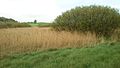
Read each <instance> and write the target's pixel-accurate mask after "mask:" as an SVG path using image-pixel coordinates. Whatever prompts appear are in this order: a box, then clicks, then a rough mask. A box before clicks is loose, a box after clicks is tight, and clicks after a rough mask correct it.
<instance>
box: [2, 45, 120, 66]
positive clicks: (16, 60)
mask: <svg viewBox="0 0 120 68" xmlns="http://www.w3.org/2000/svg"><path fill="white" fill-rule="evenodd" d="M0 68H120V44H119V43H115V44H101V45H97V46H95V47H91V48H66V49H59V50H56V49H55V50H47V51H42V52H32V53H24V54H17V55H15V54H14V55H11V56H9V57H5V58H3V59H1V60H0Z"/></svg>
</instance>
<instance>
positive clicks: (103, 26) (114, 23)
mask: <svg viewBox="0 0 120 68" xmlns="http://www.w3.org/2000/svg"><path fill="white" fill-rule="evenodd" d="M119 18H120V14H119V11H118V10H117V9H114V8H111V7H107V6H106V7H105V6H95V5H91V6H83V7H76V8H74V9H71V10H68V11H66V12H64V13H63V14H62V15H60V16H58V17H57V18H56V19H55V20H54V22H53V24H52V27H53V28H54V29H56V30H67V31H81V32H88V31H89V32H91V33H95V34H96V35H97V36H111V34H112V32H113V31H114V30H115V29H117V28H118V27H119V25H120V24H119V23H120V20H119Z"/></svg>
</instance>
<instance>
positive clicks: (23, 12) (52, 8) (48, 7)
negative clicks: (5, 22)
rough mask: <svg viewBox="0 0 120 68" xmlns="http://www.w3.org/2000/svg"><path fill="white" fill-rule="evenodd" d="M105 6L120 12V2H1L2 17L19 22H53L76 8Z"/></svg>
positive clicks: (50, 0) (75, 0)
mask: <svg viewBox="0 0 120 68" xmlns="http://www.w3.org/2000/svg"><path fill="white" fill-rule="evenodd" d="M89 5H104V6H110V7H112V8H116V9H119V10H120V0H0V17H6V18H13V19H15V20H17V21H19V22H31V21H34V20H37V21H40V22H52V21H54V19H55V18H56V17H57V16H59V15H61V14H62V13H63V12H65V11H67V10H70V9H71V8H75V7H76V6H89Z"/></svg>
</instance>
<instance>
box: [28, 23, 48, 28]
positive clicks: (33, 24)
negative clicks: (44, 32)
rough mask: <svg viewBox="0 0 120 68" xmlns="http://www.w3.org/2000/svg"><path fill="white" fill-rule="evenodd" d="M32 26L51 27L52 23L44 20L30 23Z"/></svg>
mask: <svg viewBox="0 0 120 68" xmlns="http://www.w3.org/2000/svg"><path fill="white" fill-rule="evenodd" d="M30 25H31V26H32V27H49V26H50V23H44V22H39V23H30Z"/></svg>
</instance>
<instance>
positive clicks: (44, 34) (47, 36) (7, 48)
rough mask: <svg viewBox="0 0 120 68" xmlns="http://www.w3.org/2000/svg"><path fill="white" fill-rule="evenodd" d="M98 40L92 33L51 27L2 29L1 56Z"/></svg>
mask: <svg viewBox="0 0 120 68" xmlns="http://www.w3.org/2000/svg"><path fill="white" fill-rule="evenodd" d="M96 42H97V38H96V36H95V35H93V34H90V33H88V34H86V35H85V34H82V33H81V34H78V33H77V32H74V33H70V32H64V31H63V32H56V31H52V30H50V29H49V28H12V29H0V56H1V57H3V56H7V55H10V54H13V53H22V52H31V51H40V50H44V49H49V48H65V47H83V46H84V47H85V46H87V44H89V46H90V44H94V43H96Z"/></svg>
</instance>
